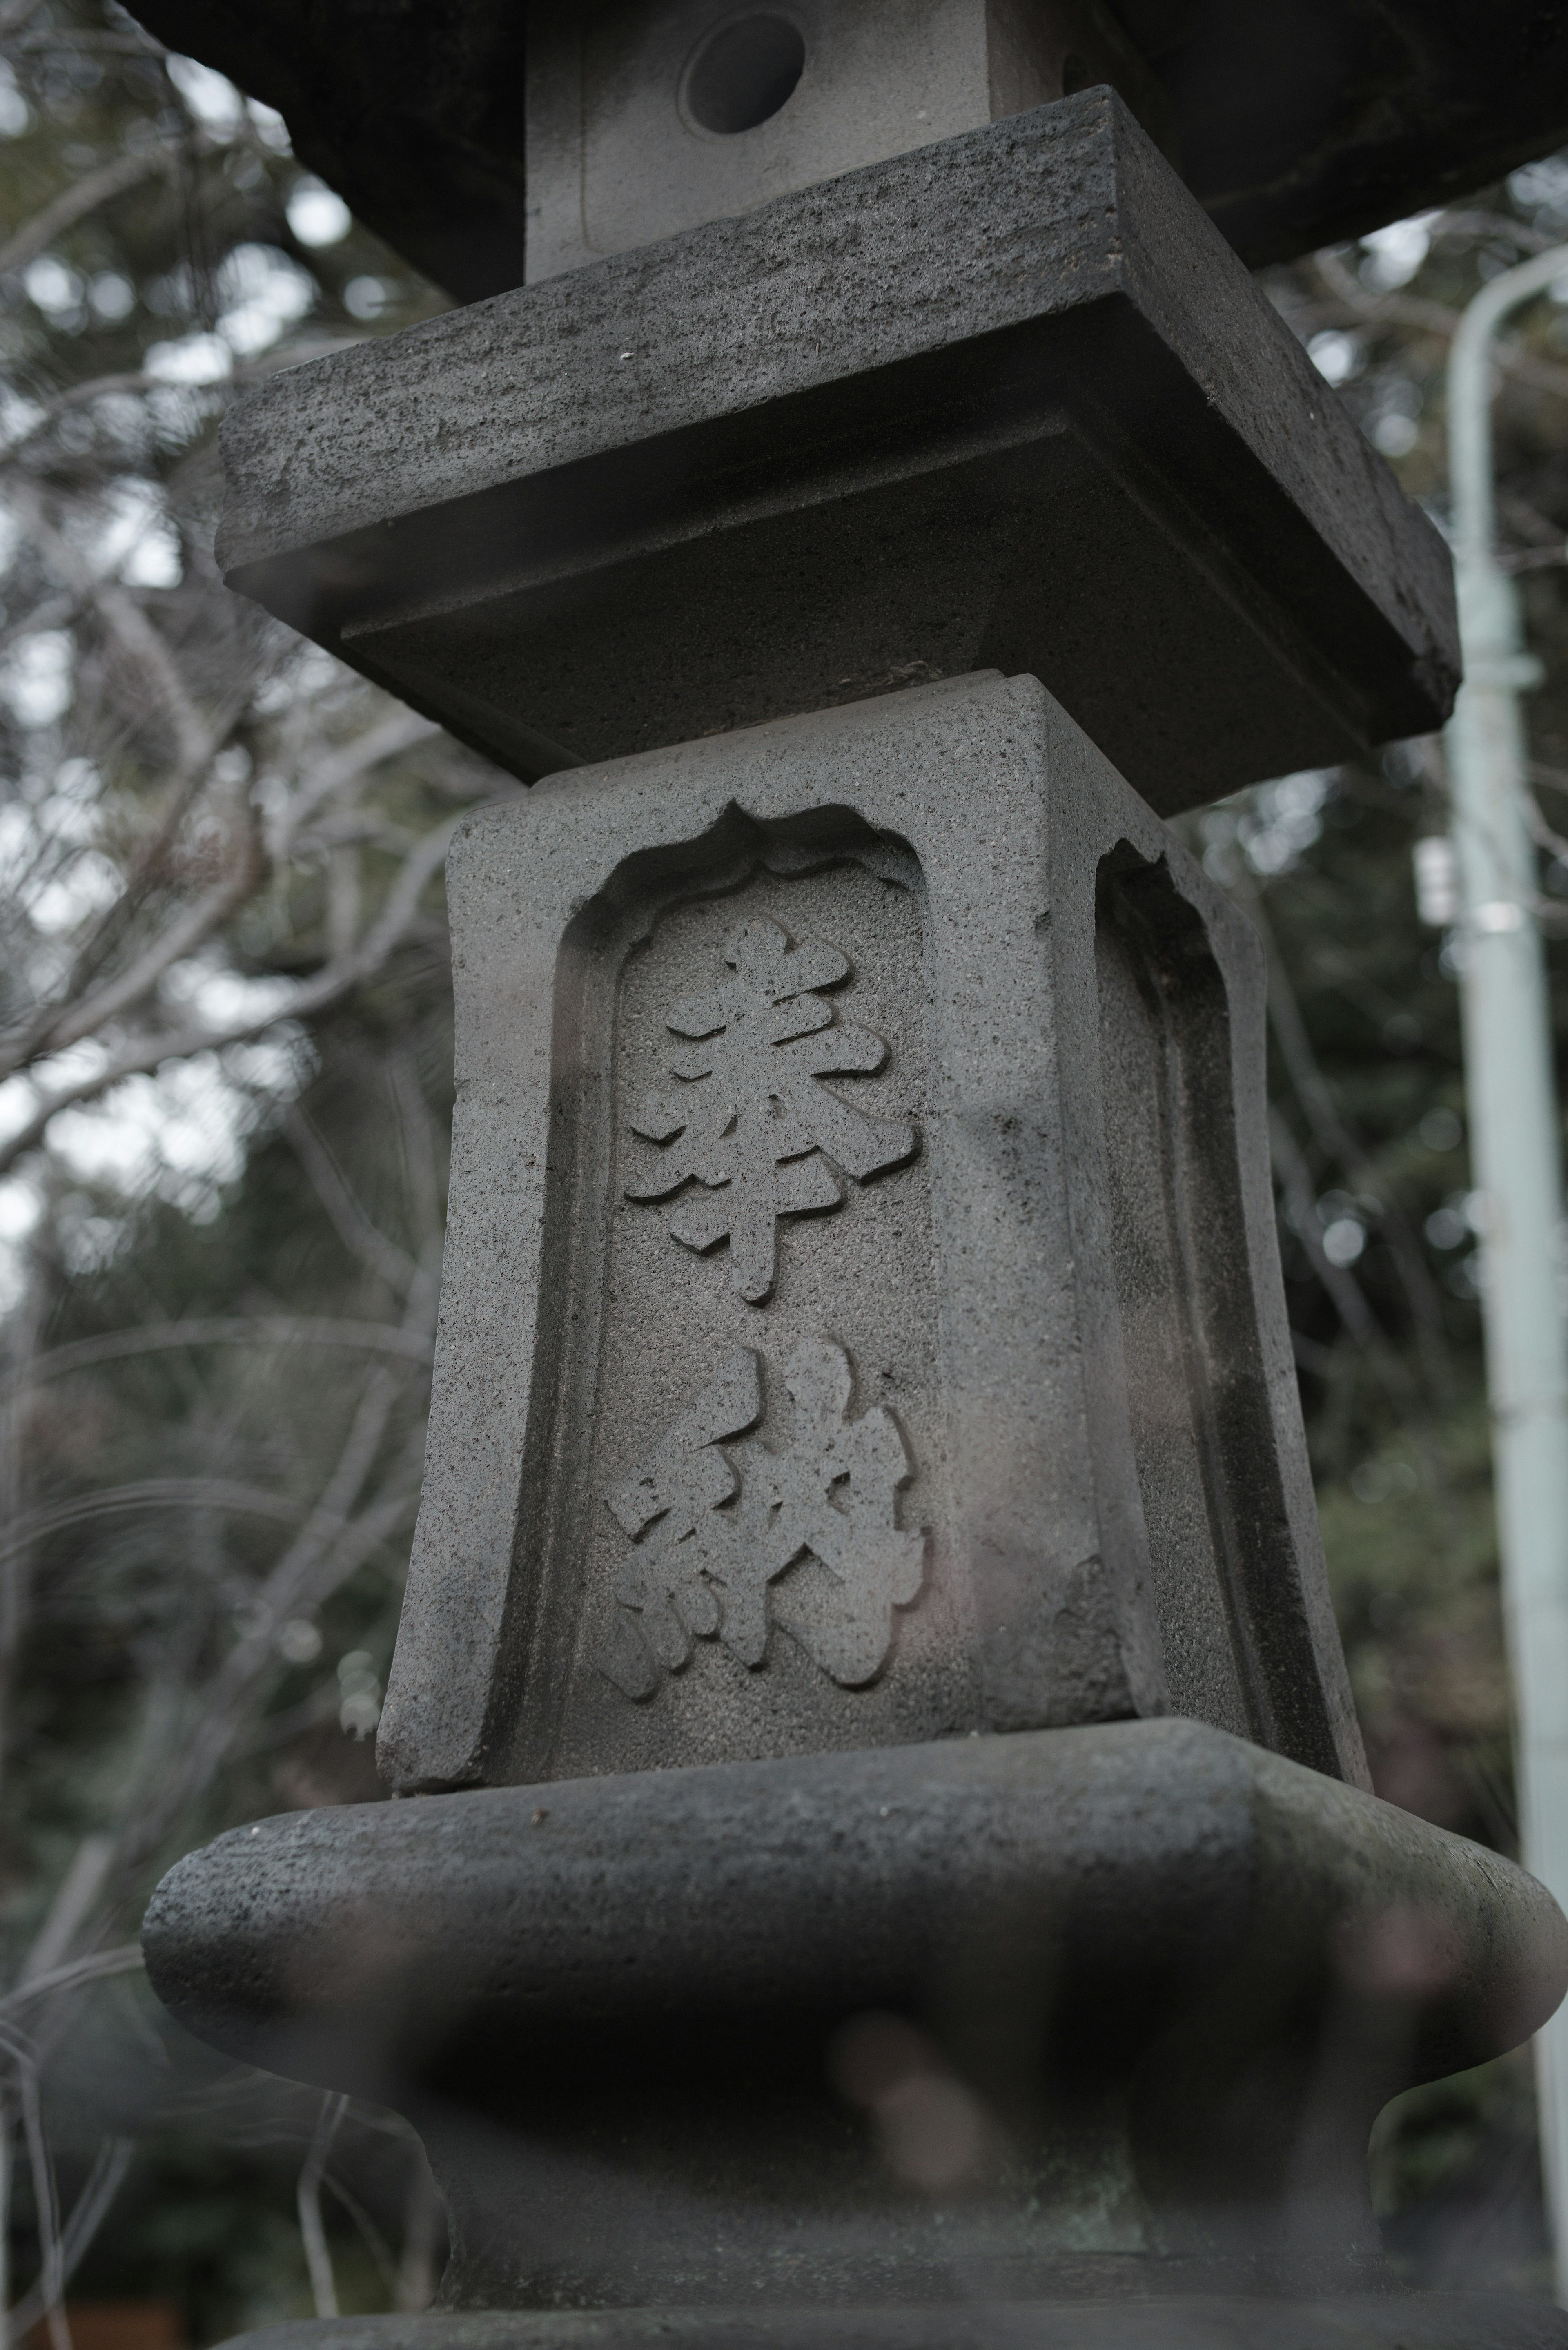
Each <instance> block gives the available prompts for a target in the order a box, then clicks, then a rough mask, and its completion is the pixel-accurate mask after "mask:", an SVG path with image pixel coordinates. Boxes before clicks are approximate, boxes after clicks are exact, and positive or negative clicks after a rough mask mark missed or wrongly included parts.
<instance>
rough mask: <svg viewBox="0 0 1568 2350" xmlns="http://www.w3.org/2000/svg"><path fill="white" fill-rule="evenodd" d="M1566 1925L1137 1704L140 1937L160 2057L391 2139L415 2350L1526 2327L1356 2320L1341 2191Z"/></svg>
mask: <svg viewBox="0 0 1568 2350" xmlns="http://www.w3.org/2000/svg"><path fill="white" fill-rule="evenodd" d="M1564 1939H1565V1929H1564V1925H1563V1918H1562V1916H1561V1913H1560V1912H1559V1911H1558V1910H1557V1908H1555V1906H1554V1905H1553V1904H1552V1901H1551V1899H1550V1898H1549V1897H1548V1895H1547V1894H1546V1893H1545V1892H1544V1890H1543V1889H1542V1887H1540V1886H1539V1885H1537V1884H1536V1883H1535V1882H1534V1880H1533V1879H1532V1878H1531V1877H1526V1876H1525V1875H1524V1874H1523V1873H1522V1871H1521V1870H1519V1869H1516V1868H1514V1867H1512V1866H1510V1865H1509V1864H1508V1863H1507V1862H1505V1861H1502V1860H1500V1859H1499V1858H1498V1857H1497V1856H1495V1855H1493V1854H1491V1853H1487V1852H1483V1851H1480V1850H1479V1849H1478V1848H1477V1847H1476V1846H1472V1845H1469V1844H1466V1843H1465V1842H1463V1841H1462V1840H1461V1839H1459V1838H1458V1837H1455V1836H1451V1835H1445V1834H1444V1833H1443V1832H1442V1831H1440V1830H1438V1829H1436V1828H1432V1827H1429V1826H1428V1825H1426V1824H1425V1823H1423V1822H1421V1821H1418V1820H1416V1819H1413V1818H1411V1817H1410V1816H1409V1815H1408V1814H1404V1813H1401V1812H1397V1811H1396V1810H1394V1809H1393V1808H1392V1807H1391V1806H1390V1805H1388V1804H1380V1803H1378V1802H1376V1800H1375V1799H1374V1798H1372V1797H1370V1796H1367V1795H1364V1794H1361V1793H1360V1792H1359V1791H1358V1790H1356V1789H1355V1788H1352V1787H1347V1786H1345V1785H1344V1784H1343V1783H1338V1782H1335V1781H1333V1780H1330V1779H1327V1778H1324V1777H1322V1776H1320V1775H1319V1774H1318V1773H1314V1772H1312V1771H1308V1770H1304V1769H1303V1768H1302V1767H1301V1766H1300V1765H1299V1764H1295V1763H1288V1762H1286V1761H1284V1760H1283V1759H1282V1757H1280V1756H1277V1755H1272V1754H1269V1753H1266V1752H1263V1751H1262V1749H1260V1748H1257V1747H1253V1746H1249V1745H1246V1744H1245V1743H1243V1742H1241V1741H1240V1740H1238V1739H1234V1738H1231V1737H1230V1736H1228V1735H1226V1734H1225V1733H1224V1732H1222V1731H1215V1730H1211V1729H1208V1728H1206V1727H1204V1726H1202V1725H1199V1724H1198V1723H1194V1722H1189V1721H1174V1720H1167V1721H1143V1722H1130V1721H1129V1722H1120V1723H1115V1724H1108V1725H1102V1726H1096V1727H1093V1728H1087V1729H1081V1730H1063V1731H1038V1732H1028V1733H1020V1734H1018V1735H1015V1736H1012V1737H992V1738H970V1739H955V1740H949V1741H945V1742H940V1743H936V1744H926V1745H914V1746H904V1747H886V1748H882V1749H878V1750H876V1751H872V1752H863V1753H851V1754H825V1755H812V1756H794V1757H784V1758H776V1759H774V1760H772V1761H768V1762H763V1763H719V1764H713V1765H710V1766H707V1767H703V1768H699V1769H694V1770H685V1771H665V1772H640V1773H630V1774H627V1775H624V1776H618V1777H605V1778H598V1779H579V1780H573V1781H559V1782H556V1783H551V1784H548V1785H541V1786H537V1787H532V1788H521V1787H516V1788H496V1789H491V1790H487V1791H482V1792H475V1793H464V1794H453V1795H437V1796H426V1797H418V1798H414V1799H411V1800H409V1801H406V1802H402V1803H398V1804H382V1805H365V1806H362V1807H359V1808H357V1809H351V1810H345V1811H340V1812H314V1813H308V1814H296V1815H293V1816H290V1817H286V1818H279V1819H275V1820H267V1821H264V1822H261V1823H259V1824H258V1825H255V1826H254V1827H251V1828H247V1829H242V1830H238V1831H235V1832H234V1833H233V1834H231V1835H227V1836H224V1837H223V1838H221V1839H220V1840H219V1841H218V1842H217V1843H216V1844H215V1845H213V1846H210V1847H209V1848H208V1850H207V1851H205V1852H202V1853H198V1854H195V1855H193V1856H192V1857H191V1858H190V1859H188V1860H186V1861H183V1862H182V1864H181V1865H180V1866H179V1867H178V1868H177V1869H175V1870H174V1871H173V1872H172V1873H171V1876H170V1877H167V1878H166V1879H165V1881H164V1883H163V1886H162V1887H161V1889H160V1891H159V1893H158V1894H157V1896H156V1897H155V1898H154V1901H153V1903H152V1906H151V1909H150V1911H149V1913H148V1920H147V1925H146V1929H145V1940H146V1948H147V1957H148V1967H149V1971H150V1973H151V1978H152V1981H153V1983H154V1985H155V1986H156V1988H157V1990H158V1991H159V1992H160V1994H161V1997H162V1998H163V1999H164V2000H165V2001H166V2002H168V2004H169V2005H170V2006H171V2008H172V2009H173V2010H174V2011H175V2012H176V2013H177V2014H179V2015H180V2016H181V2017H182V2019H183V2020H184V2021H185V2022H188V2023H189V2024H190V2025H191V2026H192V2028H193V2029H194V2030H196V2031H197V2032H199V2033H201V2034H202V2036H203V2037H205V2038H207V2039H209V2040H211V2041H213V2042H214V2043H216V2044H217V2045H219V2046H221V2047H223V2048H227V2049H229V2050H231V2051H233V2052H234V2053H235V2054H241V2055H243V2056H245V2057H247V2058H249V2059H251V2060H252V2061H254V2062H256V2063H259V2064H265V2065H268V2066H269V2067H271V2069H273V2070H275V2071H277V2072H281V2073H284V2074H291V2075H293V2076H295V2077H296V2078H302V2079H306V2080H310V2081H315V2082H318V2083H320V2084H321V2085H323V2086H324V2087H327V2088H332V2089H337V2090H347V2091H352V2092H356V2093H358V2094H359V2095H368V2096H371V2097H375V2098H379V2099H380V2100H381V2101H383V2102H385V2103H387V2104H389V2105H393V2106H398V2107H399V2108H400V2110H401V2111H403V2112H404V2113H406V2114H407V2115H408V2116H410V2119H411V2120H412V2121H413V2122H414V2124H415V2126H417V2127H418V2129H419V2130H420V2132H421V2136H422V2137H423V2138H424V2140H425V2143H426V2146H427V2147H428V2149H429V2152H430V2156H431V2162H432V2165H433V2167H434V2168H435V2171H436V2175H437V2177H438V2178H440V2180H441V2185H442V2188H443V2189H444V2191H445V2194H446V2196H447V2199H448V2204H449V2209H450V2211H451V2218H452V2262H451V2264H450V2266H449V2269H448V2272H447V2275H446V2278H445V2281H444V2282H443V2286H442V2296H443V2300H444V2301H445V2302H446V2303H447V2304H448V2306H449V2308H452V2309H454V2310H456V2311H458V2312H462V2311H465V2310H466V2311H469V2312H472V2313H474V2314H472V2315H471V2316H465V2317H462V2318H461V2319H460V2318H459V2317H457V2316H452V2317H443V2318H441V2319H440V2320H439V2321H431V2324H432V2325H433V2326H434V2328H435V2330H434V2331H432V2332H431V2334H430V2336H429V2339H430V2342H431V2345H436V2344H438V2343H439V2342H440V2341H441V2339H442V2338H443V2336H444V2334H445V2333H448V2332H450V2333H451V2335H452V2343H453V2345H454V2350H456V2345H461V2350H487V2345H490V2344H491V2343H492V2340H493V2343H494V2345H495V2350H510V2345H517V2350H524V2345H537V2350H555V2345H562V2350H565V2345H567V2344H569V2343H578V2342H580V2343H582V2344H583V2345H585V2350H587V2345H595V2350H597V2345H605V2350H608V2345H622V2344H624V2345H628V2350H629V2345H632V2344H634V2343H642V2342H649V2343H651V2342H653V2341H654V2340H658V2341H659V2342H662V2343H668V2344H671V2345H673V2344H678V2343H683V2342H691V2343H698V2342H701V2343H703V2344H707V2343H709V2342H712V2343H714V2344H715V2345H716V2344H717V2343H718V2342H719V2341H721V2340H722V2341H723V2342H724V2343H726V2344H731V2343H738V2342H745V2341H751V2340H753V2339H754V2340H755V2341H756V2342H757V2343H758V2344H759V2345H760V2344H763V2343H766V2344H770V2345H774V2344H776V2345H778V2350H786V2345H787V2346H788V2350H794V2345H802V2350H804V2345H807V2344H815V2343H818V2342H821V2343H823V2344H837V2343H840V2342H842V2343H843V2344H845V2345H850V2344H857V2343H861V2342H865V2343H866V2344H867V2345H869V2344H872V2343H883V2342H886V2343H888V2344H889V2345H891V2344H894V2343H905V2342H908V2343H910V2344H919V2345H929V2350H937V2345H955V2350H957V2345H968V2344H970V2343H971V2342H972V2343H974V2344H976V2345H980V2344H982V2343H990V2342H992V2341H994V2342H997V2343H1012V2342H1017V2343H1019V2344H1020V2345H1022V2344H1024V2343H1033V2342H1039V2343H1042V2344H1047V2343H1048V2344H1058V2343H1059V2344H1063V2345H1066V2344H1069V2343H1073V2344H1078V2343H1082V2344H1085V2345H1090V2344H1105V2345H1107V2350H1108V2345H1112V2344H1116V2345H1120V2344H1124V2343H1126V2344H1135V2343H1136V2344H1148V2345H1154V2344H1156V2343H1158V2344H1159V2345H1161V2350H1167V2345H1177V2344H1183V2345H1185V2344H1189V2343H1190V2344H1191V2345H1195V2350H1196V2345H1214V2350H1219V2346H1220V2345H1238V2350H1239V2345H1242V2344H1251V2343H1254V2342H1255V2343H1257V2344H1259V2345H1262V2344H1264V2343H1268V2344H1270V2345H1279V2344H1287V2343H1299V2344H1301V2345H1303V2350H1305V2345H1319V2344H1321V2345H1324V2350H1327V2345H1329V2344H1331V2343H1332V2344H1334V2345H1351V2344H1356V2343H1362V2342H1366V2343H1378V2344H1386V2345H1393V2344H1395V2343H1403V2344H1406V2345H1409V2350H1415V2345H1431V2346H1432V2350H1438V2345H1453V2350H1459V2346H1460V2345H1464V2350H1479V2345H1480V2344H1481V2343H1483V2342H1485V2341H1495V2342H1497V2343H1498V2344H1499V2345H1502V2344H1516V2343H1517V2344H1521V2345H1522V2344H1526V2343H1530V2344H1534V2343H1541V2344H1545V2343H1548V2342H1550V2343H1556V2344H1561V2343H1564V2342H1568V2324H1565V2322H1564V2321H1563V2320H1562V2319H1560V2318H1559V2317H1558V2316H1556V2315H1555V2314H1551V2313H1542V2312H1539V2311H1536V2310H1533V2309H1532V2308H1531V2307H1530V2306H1529V2305H1528V2304H1524V2305H1521V2306H1520V2307H1519V2308H1518V2309H1511V2308H1510V2307H1509V2306H1508V2305H1507V2304H1503V2305H1501V2308H1500V2309H1499V2310H1498V2311H1496V2312H1494V2313H1493V2314H1491V2315H1487V2316H1486V2318H1485V2325H1481V2324H1480V2319H1477V2318H1475V2317H1474V2315H1473V2311H1471V2312H1470V2313H1469V2314H1460V2315H1457V2316H1456V2315H1455V2314H1454V2309H1455V2308H1456V2307H1457V2306H1458V2305H1457V2304H1449V2303H1438V2302H1436V2301H1425V2300H1421V2299H1415V2300H1409V2299H1401V2298H1398V2297H1397V2295H1395V2294H1394V2288H1393V2280H1392V2279H1391V2277H1390V2276H1389V2274H1388V2272H1387V2271H1386V2267H1385V2265H1384V2262H1383V2259H1382V2255H1381V2251H1380V2249H1379V2245H1378V2239H1377V2230H1376V2222H1375V2220H1374V2219H1373V2215H1372V2212H1371V2209H1370V2206H1369V2203H1368V2199H1367V2187H1366V2143H1367V2137H1368V2133H1369V2131H1370V2129H1371V2126H1372V2123H1373V2121H1374V2119H1375V2117H1376V2115H1377V2113H1378V2111H1379V2110H1380V2108H1381V2107H1382V2106H1384V2104H1385V2103H1386V2101H1387V2099H1388V2098H1389V2097H1391V2096H1393V2095H1396V2094H1397V2092H1398V2091H1399V2090H1401V2089H1403V2088H1405V2087H1407V2085H1411V2084H1413V2083H1415V2082H1417V2081H1421V2080H1426V2079H1430V2078H1433V2077H1435V2076H1438V2075H1441V2074H1446V2073H1449V2072H1451V2071H1455V2070H1458V2069H1459V2068H1460V2067H1463V2066H1468V2065H1470V2064H1477V2063H1479V2062H1480V2061H1482V2060H1483V2059H1484V2058H1486V2057H1488V2056H1490V2055H1492V2054H1496V2053H1498V2052H1499V2051H1501V2049H1503V2048H1506V2047H1508V2046H1511V2045H1512V2044H1514V2043H1516V2042H1517V2041H1518V2040H1520V2039H1521V2038H1522V2037H1523V2036H1524V2034H1525V2033H1528V2032H1530V2031H1531V2030H1532V2029H1533V2028H1534V2026H1535V2025H1536V2024H1537V2023H1538V2022H1540V2021H1541V2020H1542V2018H1543V2017H1544V2016H1545V2015H1547V2014H1548V2013H1550V2012H1551V2010H1552V2007H1553V2006H1554V2004H1555V2003H1556V2001H1557V1999H1558V1997H1559V1996H1560V1993H1561V1989H1562V1980H1563V1971H1564ZM1369 2293H1370V2294H1372V2295H1375V2296H1377V2295H1381V2294H1384V2293H1386V2294H1388V2295H1389V2296H1390V2297H1389V2298H1387V2299H1383V2298H1373V2299H1366V2298H1359V2297H1358V2296H1366V2295H1367V2294H1369ZM1216 2295H1241V2299H1239V2300H1236V2299H1217V2298H1215V2297H1214V2296H1216ZM1347 2296H1348V2297H1347ZM1468 2308H1469V2305H1467V2309H1468ZM1445 2311H1447V2312H1448V2314H1445ZM501 2312H506V2313H508V2314H504V2315H503V2314H499V2313H501ZM590 2312H592V2313H596V2314H586V2313H590ZM1159 2312H1164V2313H1165V2314H1163V2315H1162V2314H1158V2313H1159ZM480 2313H483V2314H480ZM552 2313H557V2314H552ZM686 2313H690V2314H686ZM857 2313H858V2314H857ZM401 2324H402V2321H397V2322H395V2323H394V2322H393V2321H388V2322H387V2328H389V2330H387V2329H382V2330H376V2329H374V2328H373V2329H372V2330H371V2331H370V2332H368V2333H367V2334H366V2335H365V2345H364V2350H371V2346H372V2341H373V2342H374V2343H375V2344H376V2345H381V2350H391V2345H393V2344H394V2343H400V2342H401V2340H402V2335H401V2333H400V2331H399V2327H400V2325H401ZM1488 2326H1490V2328H1491V2331H1490V2333H1489V2332H1488V2331H1486V2327H1488ZM1478 2328H1479V2330H1478ZM1423 2329H1424V2330H1423ZM1510 2329H1512V2330H1510ZM1532 2329H1533V2330H1532ZM340 2333H341V2329H339V2330H338V2331H336V2332H335V2331H334V2330H333V2329H330V2328H329V2329H327V2331H326V2332H324V2333H323V2334H321V2335H320V2336H319V2337H317V2338H318V2339H319V2341H320V2342H321V2343H322V2344H323V2345H327V2344H328V2343H337V2342H338V2341H339V2336H340ZM351 2338H352V2339H353V2341H355V2342H356V2343H357V2342H358V2334H357V2333H355V2334H352V2336H351ZM341 2339H342V2343H343V2345H344V2350H347V2345H348V2340H349V2339H350V2335H348V2334H343V2335H342V2336H341ZM422 2341H423V2336H422V2335H421V2344H422Z"/></svg>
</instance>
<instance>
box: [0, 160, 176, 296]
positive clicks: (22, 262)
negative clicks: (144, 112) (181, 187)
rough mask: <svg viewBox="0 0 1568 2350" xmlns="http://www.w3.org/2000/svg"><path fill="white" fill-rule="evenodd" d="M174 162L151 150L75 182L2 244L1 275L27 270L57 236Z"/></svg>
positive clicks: (0, 257)
mask: <svg viewBox="0 0 1568 2350" xmlns="http://www.w3.org/2000/svg"><path fill="white" fill-rule="evenodd" d="M174 161H175V159H174V157H173V156H172V155H171V153H170V152H169V151H168V149H167V148H162V147H151V148H148V149H147V150H146V151H145V152H144V153H142V154H139V155H117V156H116V158H115V160H114V161H113V162H112V163H102V164H100V165H99V168H98V170H97V171H96V172H87V173H85V174H84V176H83V177H82V178H81V179H79V180H73V181H72V182H71V184H70V186H69V187H68V188H62V189H61V191H60V192H59V194H58V195H57V196H56V197H55V198H54V200H53V201H52V202H51V203H47V204H46V205H45V206H44V208H43V210H42V212H37V213H34V214H33V217H32V219H31V220H29V221H24V222H23V224H22V225H21V227H20V228H18V229H14V230H13V231H12V233H11V234H10V236H9V237H8V238H7V239H6V241H5V244H0V276H5V273H6V272H7V271H9V270H13V269H25V268H26V265H27V264H28V262H29V261H32V260H34V259H36V256H37V255H39V254H40V253H42V252H43V251H44V249H45V247H46V246H47V245H51V244H53V243H54V241H55V239H56V237H57V236H63V235H64V234H65V233H66V231H67V229H68V228H74V227H75V226H76V224H77V223H78V221H79V220H85V219H86V218H87V215H88V213H90V212H96V211H97V210H98V207H99V204H106V203H108V202H109V199H110V197H111V196H119V195H123V194H124V192H125V191H126V189H127V188H134V187H135V186H136V185H137V183H138V182H139V181H141V180H150V179H151V178H152V177H153V176H154V174H155V173H160V172H171V171H172V170H173V168H174Z"/></svg>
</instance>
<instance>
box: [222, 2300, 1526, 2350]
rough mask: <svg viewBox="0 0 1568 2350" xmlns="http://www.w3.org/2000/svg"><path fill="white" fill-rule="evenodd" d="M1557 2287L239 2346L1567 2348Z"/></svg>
mask: <svg viewBox="0 0 1568 2350" xmlns="http://www.w3.org/2000/svg"><path fill="white" fill-rule="evenodd" d="M1564 2342H1568V2317H1565V2316H1564V2315H1563V2312H1562V2311H1561V2310H1560V2309H1557V2308H1554V2307H1553V2306H1552V2303H1550V2302H1547V2301H1527V2300H1523V2299H1519V2298H1515V2297H1513V2296H1504V2295H1501V2294H1485V2293H1397V2294H1396V2293H1387V2294H1380V2295H1378V2296H1376V2298H1373V2299H1352V2298H1335V2299H1334V2300H1328V2301H1317V2302H1303V2301H1292V2302H1284V2301H1262V2300H1255V2299H1241V2298H1236V2299H1231V2298H1226V2299H1224V2300H1213V2299H1209V2298H1207V2297H1199V2296H1197V2295H1193V2296H1191V2297H1190V2298H1189V2299H1186V2300H1183V2301H1147V2302H1132V2303H1128V2302H1118V2303H1093V2302H1089V2303H1085V2302H1059V2303H1055V2304H1054V2305H1053V2304H1050V2303H1041V2302H1012V2303H1006V2302H1001V2303H998V2302H992V2303H981V2304H979V2305H973V2304H971V2306H969V2307H967V2308H948V2309H897V2310H894V2309H831V2310H827V2309H812V2310H798V2309H794V2310H754V2309H719V2310H712V2309H657V2310H655V2309H573V2310H549V2311H540V2310H528V2311H500V2310H496V2311H486V2312H484V2313H483V2314H478V2313H475V2314H471V2315H467V2316H457V2315H451V2316H448V2315H441V2316H430V2317H339V2318H332V2319H328V2320H327V2322H326V2323H325V2324H285V2325H267V2326H263V2327H261V2328H260V2329H259V2330H258V2331H257V2332H255V2333H254V2334H240V2335H238V2336H237V2337H236V2339H235V2341H234V2343H233V2344H232V2345H230V2350H1562V2345H1563V2343H1564Z"/></svg>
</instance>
